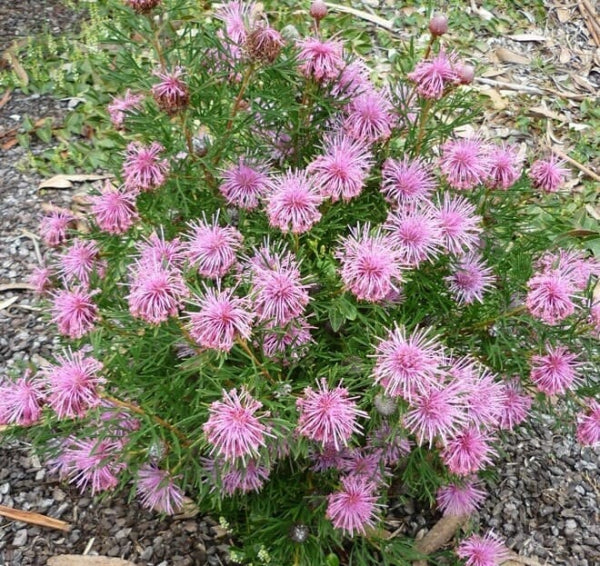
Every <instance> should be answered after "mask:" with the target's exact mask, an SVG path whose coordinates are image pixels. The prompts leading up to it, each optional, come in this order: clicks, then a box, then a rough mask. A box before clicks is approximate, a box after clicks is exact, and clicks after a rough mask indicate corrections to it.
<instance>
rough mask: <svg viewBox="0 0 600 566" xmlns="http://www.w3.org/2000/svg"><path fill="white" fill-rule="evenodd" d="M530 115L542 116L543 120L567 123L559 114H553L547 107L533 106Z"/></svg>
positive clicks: (530, 108) (529, 110)
mask: <svg viewBox="0 0 600 566" xmlns="http://www.w3.org/2000/svg"><path fill="white" fill-rule="evenodd" d="M528 112H529V114H533V115H534V116H541V117H542V118H550V119H552V120H558V121H560V122H565V121H566V118H565V117H564V116H562V115H561V114H558V113H557V112H553V111H552V110H550V109H549V108H546V107H545V106H531V107H529V109H528Z"/></svg>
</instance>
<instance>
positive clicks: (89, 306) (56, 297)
mask: <svg viewBox="0 0 600 566" xmlns="http://www.w3.org/2000/svg"><path fill="white" fill-rule="evenodd" d="M96 293H97V291H96V292H90V291H88V290H87V289H82V288H80V287H75V288H74V289H72V290H70V291H69V290H68V289H61V290H59V291H56V293H54V294H53V295H52V298H53V304H52V307H51V312H52V322H54V323H55V324H56V325H57V326H58V331H59V332H60V333H61V334H63V335H65V336H68V337H69V338H73V339H77V338H81V337H82V336H83V335H84V334H87V333H88V332H89V331H90V330H91V329H92V328H93V327H94V323H95V322H96V321H97V320H98V307H97V306H96V304H95V303H94V301H93V300H92V296H93V295H94V294H96Z"/></svg>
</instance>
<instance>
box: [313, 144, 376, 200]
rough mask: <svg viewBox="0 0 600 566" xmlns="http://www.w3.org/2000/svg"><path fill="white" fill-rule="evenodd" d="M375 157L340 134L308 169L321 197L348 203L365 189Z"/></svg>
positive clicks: (363, 146)
mask: <svg viewBox="0 0 600 566" xmlns="http://www.w3.org/2000/svg"><path fill="white" fill-rule="evenodd" d="M372 165H373V158H372V155H371V153H370V151H369V150H368V148H367V147H366V146H365V145H364V144H363V143H362V142H360V141H354V140H351V139H349V138H348V137H346V136H344V135H343V134H338V135H337V136H332V137H331V138H329V139H328V140H327V141H326V145H325V154H324V155H319V156H318V157H316V158H315V159H314V160H313V161H312V162H311V163H309V164H308V167H307V168H306V170H307V172H308V173H309V175H311V177H312V181H313V184H314V185H315V186H316V187H319V189H320V192H321V195H322V196H324V197H330V198H331V200H332V202H337V201H338V200H340V199H342V200H343V201H344V202H348V201H350V200H351V199H353V198H355V197H357V196H358V195H359V194H360V193H361V192H362V189H363V186H364V184H365V180H366V178H367V176H368V174H369V170H370V169H371V167H372Z"/></svg>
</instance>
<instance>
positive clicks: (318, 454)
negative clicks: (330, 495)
mask: <svg viewBox="0 0 600 566" xmlns="http://www.w3.org/2000/svg"><path fill="white" fill-rule="evenodd" d="M348 454H349V450H348V448H346V447H343V448H341V449H340V450H338V449H337V448H336V447H335V446H334V445H333V444H327V445H325V446H319V447H318V448H316V449H315V448H314V447H312V446H311V447H309V450H308V455H309V457H310V459H311V460H312V461H313V465H312V466H311V467H310V469H311V470H313V471H315V472H324V471H325V470H339V471H341V470H342V468H343V466H344V462H345V459H346V457H347V456H348Z"/></svg>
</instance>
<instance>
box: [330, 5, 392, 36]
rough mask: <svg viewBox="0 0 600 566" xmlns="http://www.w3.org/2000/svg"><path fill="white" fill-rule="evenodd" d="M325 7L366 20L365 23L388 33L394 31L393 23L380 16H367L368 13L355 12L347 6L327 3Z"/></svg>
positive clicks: (355, 10) (354, 9)
mask: <svg viewBox="0 0 600 566" xmlns="http://www.w3.org/2000/svg"><path fill="white" fill-rule="evenodd" d="M327 7H328V8H331V9H332V10H334V11H337V12H342V13H345V14H351V15H353V16H356V17H357V18H360V19H362V20H366V21H367V22H371V23H372V24H375V25H377V26H380V27H382V28H384V29H387V30H389V31H394V30H395V29H396V28H395V27H394V23H393V22H389V21H388V20H385V19H383V18H381V17H380V16H376V15H375V14H369V13H368V12H364V11H363V10H357V9H356V8H350V7H349V6H342V5H340V4H332V3H331V2H327Z"/></svg>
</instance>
